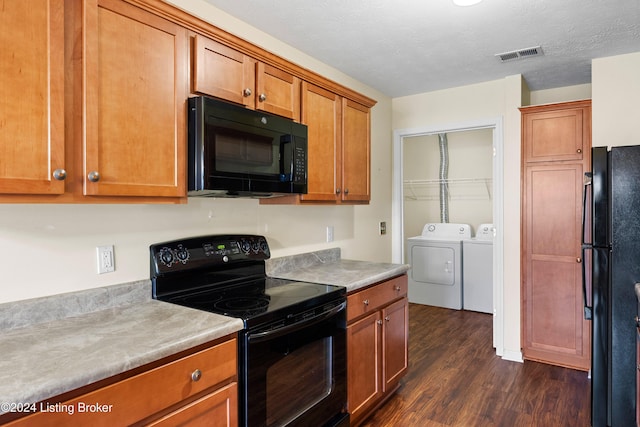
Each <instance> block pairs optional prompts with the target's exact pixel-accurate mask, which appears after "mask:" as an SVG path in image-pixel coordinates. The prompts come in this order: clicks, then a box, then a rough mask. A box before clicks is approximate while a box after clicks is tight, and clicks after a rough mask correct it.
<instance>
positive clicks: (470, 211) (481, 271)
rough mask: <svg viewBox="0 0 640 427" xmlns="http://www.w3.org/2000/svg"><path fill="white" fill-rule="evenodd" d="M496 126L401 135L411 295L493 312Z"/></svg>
mask: <svg viewBox="0 0 640 427" xmlns="http://www.w3.org/2000/svg"><path fill="white" fill-rule="evenodd" d="M493 168H494V129H493V128H483V129H472V130H459V131H448V132H439V133H434V134H425V135H415V136H406V137H404V138H403V139H402V194H403V197H402V212H403V215H402V229H403V230H404V237H405V241H406V243H405V250H404V258H403V262H405V263H407V264H410V265H411V270H410V272H409V301H410V302H414V303H419V304H427V305H434V306H439V307H445V308H449V309H455V310H471V311H477V312H481V313H487V314H488V315H493V313H494V297H493V288H494V283H493V269H494V262H493V254H494V251H493V238H494V225H493V222H494V216H493V210H494V200H493V192H494V189H493V188H494V187H493V184H494V183H493V176H494V171H493Z"/></svg>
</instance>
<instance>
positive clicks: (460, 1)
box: [453, 0, 482, 6]
mask: <svg viewBox="0 0 640 427" xmlns="http://www.w3.org/2000/svg"><path fill="white" fill-rule="evenodd" d="M481 1H482V0H453V4H455V5H456V6H473V5H474V4H478V3H480V2H481Z"/></svg>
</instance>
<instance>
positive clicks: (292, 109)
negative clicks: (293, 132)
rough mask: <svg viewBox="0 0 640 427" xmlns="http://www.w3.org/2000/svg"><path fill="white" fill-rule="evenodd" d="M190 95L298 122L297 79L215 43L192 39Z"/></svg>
mask: <svg viewBox="0 0 640 427" xmlns="http://www.w3.org/2000/svg"><path fill="white" fill-rule="evenodd" d="M192 75H193V92H194V93H200V94H206V95H210V96H214V97H217V98H221V99H224V100H227V101H230V102H234V103H236V104H242V105H244V106H246V107H248V108H252V109H256V110H262V111H266V112H268V113H272V114H277V115H279V116H283V117H288V118H290V119H292V120H295V121H300V79H299V78H298V77H296V76H294V75H292V74H290V73H288V72H286V71H283V70H281V69H278V68H276V67H273V66H271V65H268V64H265V63H263V62H260V61H257V60H255V59H254V58H252V57H250V56H248V55H246V54H244V53H242V52H240V51H237V50H235V49H233V48H231V47H229V46H226V45H224V44H222V43H220V42H217V41H215V40H211V39H209V38H207V37H204V36H202V35H199V34H196V35H195V36H194V40H193V72H192Z"/></svg>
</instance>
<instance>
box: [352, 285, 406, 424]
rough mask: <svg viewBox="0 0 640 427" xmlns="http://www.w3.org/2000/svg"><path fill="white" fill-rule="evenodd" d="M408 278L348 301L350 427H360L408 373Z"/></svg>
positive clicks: (363, 293) (373, 287)
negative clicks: (352, 426)
mask: <svg viewBox="0 0 640 427" xmlns="http://www.w3.org/2000/svg"><path fill="white" fill-rule="evenodd" d="M408 326H409V311H408V300H407V276H406V275H403V276H399V277H396V278H394V279H391V280H388V281H385V282H382V283H379V284H376V285H373V286H371V287H368V288H366V289H363V290H361V291H356V292H354V293H352V294H349V295H348V296H347V354H348V356H347V358H348V360H347V387H348V392H347V394H348V404H347V406H348V409H349V413H350V414H351V425H359V424H360V423H362V422H363V421H364V420H365V419H366V417H367V416H368V415H370V414H371V413H372V412H373V411H374V410H375V409H376V408H377V407H379V406H380V405H381V404H382V403H383V402H385V401H386V399H388V398H389V397H390V396H391V395H392V394H393V393H394V392H395V391H396V390H397V388H398V387H399V385H400V379H401V378H402V377H403V376H404V375H405V374H406V373H407V370H408V366H409V356H408V348H409V347H408Z"/></svg>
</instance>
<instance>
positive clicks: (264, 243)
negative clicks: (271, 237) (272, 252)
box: [260, 239, 269, 253]
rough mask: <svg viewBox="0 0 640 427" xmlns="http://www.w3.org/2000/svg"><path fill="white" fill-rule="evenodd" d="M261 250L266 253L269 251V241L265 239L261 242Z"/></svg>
mask: <svg viewBox="0 0 640 427" xmlns="http://www.w3.org/2000/svg"><path fill="white" fill-rule="evenodd" d="M260 250H261V251H262V252H265V253H266V252H268V251H269V246H268V245H267V241H266V240H264V239H262V240H261V241H260Z"/></svg>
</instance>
